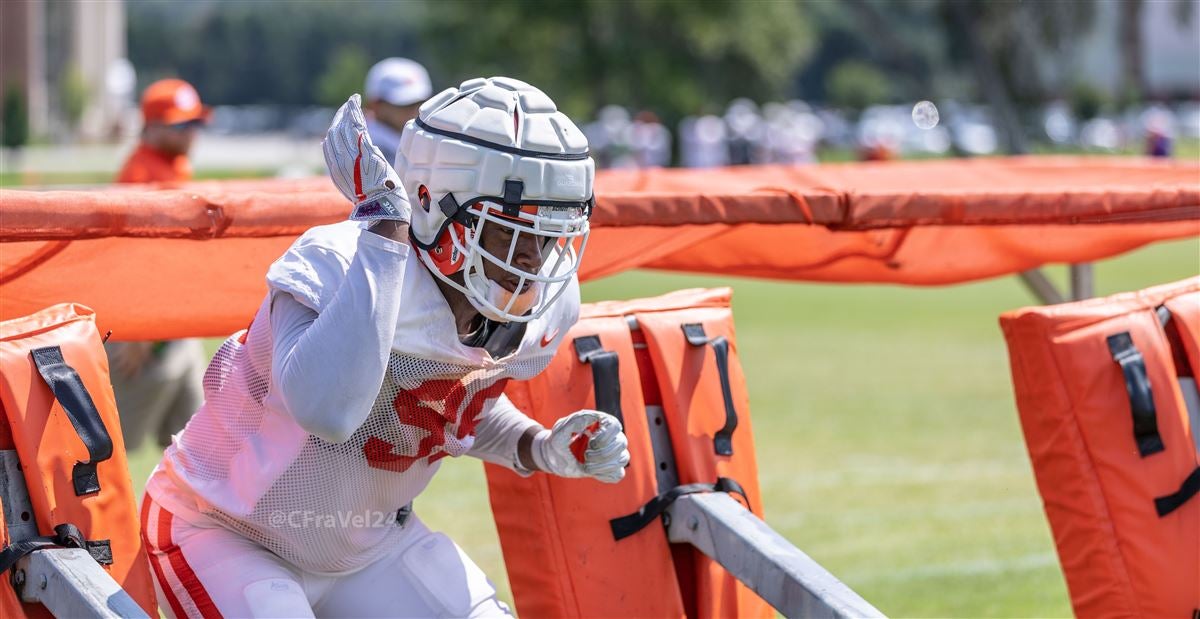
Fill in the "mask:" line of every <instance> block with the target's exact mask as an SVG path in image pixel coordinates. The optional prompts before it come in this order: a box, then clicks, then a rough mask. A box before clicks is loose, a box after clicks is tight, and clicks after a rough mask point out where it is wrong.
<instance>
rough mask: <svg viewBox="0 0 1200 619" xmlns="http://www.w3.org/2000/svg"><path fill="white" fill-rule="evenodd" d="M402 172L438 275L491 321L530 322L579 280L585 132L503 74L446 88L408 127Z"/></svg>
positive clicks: (426, 258) (589, 173)
mask: <svg viewBox="0 0 1200 619" xmlns="http://www.w3.org/2000/svg"><path fill="white" fill-rule="evenodd" d="M396 171H397V173H398V174H399V175H400V176H401V179H402V181H403V182H404V186H405V187H406V188H407V189H408V191H409V192H410V198H411V199H413V201H414V202H413V203H414V206H415V205H417V204H419V205H420V207H421V208H419V209H418V208H414V209H413V217H412V222H411V228H410V238H411V239H412V241H413V245H414V246H415V247H416V248H417V252H418V255H419V256H420V258H421V260H422V261H423V262H424V263H425V264H426V266H428V267H429V270H430V272H431V273H432V274H433V275H434V276H435V277H437V278H438V279H439V280H441V281H442V282H443V283H444V284H448V285H450V286H451V287H453V288H454V289H456V290H458V291H459V292H461V293H462V294H463V295H465V296H466V298H467V299H468V300H469V301H470V302H471V304H472V306H474V307H475V309H476V310H478V311H479V312H480V313H481V314H483V315H484V316H485V317H487V318H489V319H492V320H498V321H505V322H510V321H511V322H528V321H530V320H533V319H535V318H538V317H539V316H541V315H543V314H544V313H545V312H546V310H547V309H548V308H549V307H550V306H551V305H552V304H553V303H554V302H555V300H557V299H559V298H560V297H562V295H563V292H564V291H565V290H566V289H567V288H568V287H571V286H573V279H574V276H575V273H576V271H577V270H578V269H579V261H580V258H581V256H582V254H583V249H584V245H585V243H586V239H587V234H588V217H589V216H590V215H591V212H592V207H593V205H594V198H593V193H592V185H593V181H594V177H595V163H594V162H593V161H592V159H591V157H590V156H589V154H588V145H587V138H586V137H585V136H584V135H583V132H582V131H580V130H579V128H578V127H576V126H575V124H574V123H573V122H571V120H570V119H569V118H567V117H566V116H565V115H564V114H562V113H561V112H559V111H558V109H557V107H556V106H555V105H554V102H553V101H552V100H551V99H550V98H549V97H547V96H546V95H545V93H543V92H542V91H540V90H538V89H537V88H534V87H533V86H530V85H529V84H526V83H524V82H521V81H519V80H514V79H511V78H505V77H494V78H487V79H484V78H479V79H474V80H468V81H466V82H463V83H462V84H461V85H460V86H459V87H458V88H447V89H446V90H444V91H442V92H441V93H439V94H438V95H437V96H435V97H433V98H431V99H430V100H429V101H427V102H425V104H424V105H422V106H421V111H420V113H419V114H418V116H417V118H415V119H413V120H412V121H410V122H409V123H408V125H406V126H405V129H404V133H403V135H402V136H401V144H400V150H399V151H397V154H396Z"/></svg>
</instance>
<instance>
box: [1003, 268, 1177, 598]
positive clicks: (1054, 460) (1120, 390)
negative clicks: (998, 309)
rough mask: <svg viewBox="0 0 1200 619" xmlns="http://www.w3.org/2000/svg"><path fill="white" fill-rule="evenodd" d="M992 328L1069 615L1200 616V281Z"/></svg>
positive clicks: (1060, 308) (1006, 318) (1021, 314)
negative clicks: (1006, 365) (1008, 371)
mask: <svg viewBox="0 0 1200 619" xmlns="http://www.w3.org/2000/svg"><path fill="white" fill-rule="evenodd" d="M1000 324H1001V326H1002V327H1003V329H1004V336H1005V339H1006V340H1007V341H1008V347H1009V356H1010V360H1011V364H1012V375H1013V385H1014V387H1015V390H1016V398H1017V406H1018V408H1019V409H1020V415H1021V427H1022V429H1023V430H1024V433H1025V441H1026V443H1027V446H1028V448H1029V456H1030V459H1031V460H1032V462H1033V469H1034V473H1035V475H1036V477H1037V483H1038V490H1039V491H1040V492H1041V495H1042V500H1043V502H1044V504H1045V508H1046V516H1047V518H1048V519H1049V521H1050V527H1051V529H1052V530H1053V532H1054V542H1055V544H1056V546H1057V547H1058V555H1059V560H1060V561H1061V563H1062V567H1063V572H1064V573H1065V574H1066V579H1067V588H1068V589H1069V591H1070V594H1071V603H1072V605H1073V606H1074V609H1075V614H1076V616H1079V617H1129V618H1132V617H1180V618H1187V617H1195V616H1196V613H1197V612H1200V497H1198V496H1196V494H1197V492H1198V491H1200V442H1198V441H1197V436H1196V433H1197V432H1200V427H1197V418H1198V417H1197V415H1200V397H1197V393H1196V382H1195V378H1196V374H1195V371H1196V370H1197V369H1200V277H1197V278H1192V279H1189V280H1185V281H1183V282H1179V283H1177V284H1171V285H1166V286H1159V287H1155V288H1150V289H1147V290H1144V291H1141V292H1135V293H1126V294H1119V295H1114V296H1111V297H1107V298H1103V299H1091V300H1088V301H1082V302H1077V303H1069V304H1064V305H1055V306H1049V307H1038V308H1029V309H1022V310H1019V311H1015V312H1010V313H1007V314H1005V315H1003V316H1002V317H1001V319H1000ZM1189 408H1190V409H1191V416H1190V417H1189Z"/></svg>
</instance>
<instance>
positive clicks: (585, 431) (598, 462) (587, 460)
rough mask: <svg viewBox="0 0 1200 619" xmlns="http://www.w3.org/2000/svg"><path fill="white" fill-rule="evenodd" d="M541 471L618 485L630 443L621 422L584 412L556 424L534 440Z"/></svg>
mask: <svg viewBox="0 0 1200 619" xmlns="http://www.w3.org/2000/svg"><path fill="white" fill-rule="evenodd" d="M533 458H534V461H535V462H536V464H537V465H538V468H540V469H542V470H544V471H546V472H548V473H552V474H554V475H558V476H561V477H594V478H596V479H598V480H600V481H603V482H607V483H616V482H618V481H621V479H622V478H623V477H625V465H626V464H629V441H628V439H626V438H625V434H624V433H623V432H621V423H620V422H619V421H617V418H616V417H613V416H612V415H609V414H608V413H604V412H600V411H593V410H582V411H579V412H577V413H572V414H570V415H568V416H566V417H563V418H562V419H559V420H558V422H556V423H555V424H554V428H553V429H551V430H550V431H549V433H548V434H544V435H543V436H539V437H538V438H536V439H534V445H533Z"/></svg>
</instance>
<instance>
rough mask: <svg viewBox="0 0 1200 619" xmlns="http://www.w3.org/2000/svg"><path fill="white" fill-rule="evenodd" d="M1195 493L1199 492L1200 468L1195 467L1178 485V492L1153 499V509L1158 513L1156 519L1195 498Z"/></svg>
mask: <svg viewBox="0 0 1200 619" xmlns="http://www.w3.org/2000/svg"><path fill="white" fill-rule="evenodd" d="M1197 492H1200V466H1198V467H1196V468H1195V469H1194V470H1193V471H1192V474H1191V475H1188V476H1187V479H1184V480H1183V483H1182V484H1180V485H1179V490H1177V491H1175V492H1173V493H1171V494H1168V495H1167V496H1160V497H1158V498H1156V499H1154V509H1155V510H1156V511H1157V512H1158V517H1159V518H1162V517H1163V516H1166V515H1167V514H1169V513H1171V512H1173V511H1175V510H1177V509H1179V508H1180V506H1182V505H1183V504H1184V503H1186V502H1187V501H1188V499H1190V498H1192V497H1194V496H1196V493H1197Z"/></svg>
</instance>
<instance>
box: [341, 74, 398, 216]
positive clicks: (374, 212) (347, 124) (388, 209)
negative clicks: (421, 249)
mask: <svg viewBox="0 0 1200 619" xmlns="http://www.w3.org/2000/svg"><path fill="white" fill-rule="evenodd" d="M321 149H322V150H323V151H324V153H325V165H326V167H328V168H329V177H330V178H332V179H333V184H334V185H337V188H338V190H339V191H341V192H342V195H343V196H346V199H347V200H349V201H351V202H353V203H354V211H353V212H352V213H351V214H350V219H353V220H356V221H377V220H392V221H400V222H408V221H410V220H411V218H412V207H411V206H410V205H409V203H408V194H407V193H406V192H405V191H404V185H402V184H401V183H400V177H399V176H397V175H396V171H395V170H393V169H392V166H391V165H390V164H389V163H388V161H387V159H385V158H384V156H383V153H381V152H379V147H377V146H375V144H373V143H372V142H371V136H370V135H368V134H367V121H366V119H365V118H364V117H363V112H362V100H361V99H360V98H359V96H358V95H351V96H350V98H349V99H348V100H347V101H346V103H345V104H343V105H342V107H341V108H339V109H338V111H337V114H335V115H334V116H333V122H332V123H331V124H330V125H329V132H328V133H326V134H325V140H324V141H323V142H322V143H321Z"/></svg>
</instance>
